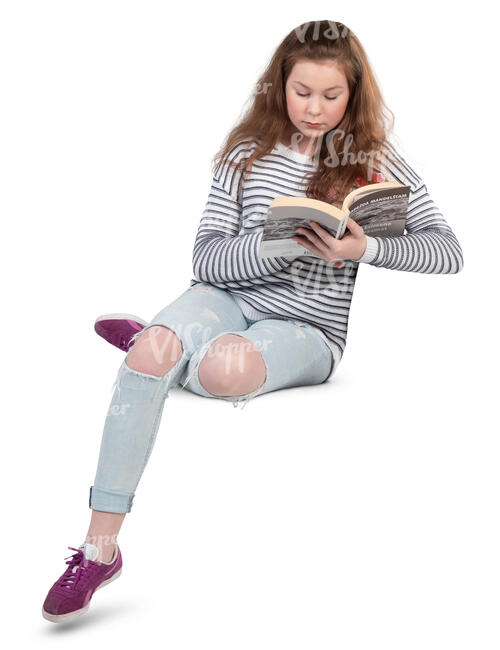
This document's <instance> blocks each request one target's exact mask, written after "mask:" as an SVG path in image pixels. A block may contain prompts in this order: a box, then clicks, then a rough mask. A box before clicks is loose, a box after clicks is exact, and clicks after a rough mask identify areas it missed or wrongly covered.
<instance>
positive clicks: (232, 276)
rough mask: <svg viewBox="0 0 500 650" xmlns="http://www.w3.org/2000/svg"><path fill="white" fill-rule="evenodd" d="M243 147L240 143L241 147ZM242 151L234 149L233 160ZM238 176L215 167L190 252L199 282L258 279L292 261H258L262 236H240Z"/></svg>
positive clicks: (284, 259)
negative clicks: (191, 251)
mask: <svg viewBox="0 0 500 650" xmlns="http://www.w3.org/2000/svg"><path fill="white" fill-rule="evenodd" d="M243 144H244V143H243ZM243 153H244V150H243V148H242V146H238V147H237V149H236V155H233V157H232V159H233V160H240V159H241V158H240V157H241V155H243ZM239 175H240V172H239V171H237V172H235V171H234V169H232V168H230V167H228V166H227V165H226V164H222V165H220V166H219V168H218V171H217V172H216V175H215V176H214V178H213V182H212V187H211V190H210V194H209V197H208V201H207V204H206V207H205V210H204V212H203V216H202V218H201V221H200V225H199V227H198V232H197V235H196V239H195V242H194V249H193V272H194V277H195V278H196V279H197V280H200V281H202V282H226V281H231V280H232V281H238V280H250V279H253V278H261V277H263V276H265V275H271V274H274V273H276V272H277V271H281V269H284V268H285V267H287V266H289V265H290V264H291V262H292V261H293V259H294V258H293V257H291V258H290V257H271V258H265V259H261V258H260V257H259V256H258V254H257V251H258V250H259V246H260V241H261V239H262V235H263V232H262V230H261V231H260V232H256V233H251V234H244V235H240V234H239V232H240V226H241V215H242V205H241V203H240V200H239V198H238V196H236V185H237V181H238V178H239Z"/></svg>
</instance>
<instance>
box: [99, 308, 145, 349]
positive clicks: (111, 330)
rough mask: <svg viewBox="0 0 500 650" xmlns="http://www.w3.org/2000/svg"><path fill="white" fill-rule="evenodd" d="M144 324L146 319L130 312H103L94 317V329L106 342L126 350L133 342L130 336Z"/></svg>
mask: <svg viewBox="0 0 500 650" xmlns="http://www.w3.org/2000/svg"><path fill="white" fill-rule="evenodd" d="M146 325H147V323H146V321H144V320H142V318H139V317H138V316H133V315H132V314H103V315H102V316H99V318H96V321H95V323H94V329H95V331H96V332H97V333H98V334H99V336H102V338H103V339H105V340H106V341H107V342H108V343H111V345H114V346H115V347H117V348H120V350H123V351H124V352H128V351H129V349H130V348H131V347H132V346H133V345H134V343H135V341H131V338H132V337H133V336H134V335H135V334H138V333H139V332H142V330H143V329H144V328H145V327H146Z"/></svg>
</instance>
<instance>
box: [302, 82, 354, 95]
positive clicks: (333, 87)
mask: <svg viewBox="0 0 500 650" xmlns="http://www.w3.org/2000/svg"><path fill="white" fill-rule="evenodd" d="M294 83H296V84H300V85H301V86H304V88H307V90H311V89H310V88H309V86H306V84H303V83H302V81H294ZM343 87H344V86H332V87H331V88H326V90H325V92H326V91H327V90H335V88H343Z"/></svg>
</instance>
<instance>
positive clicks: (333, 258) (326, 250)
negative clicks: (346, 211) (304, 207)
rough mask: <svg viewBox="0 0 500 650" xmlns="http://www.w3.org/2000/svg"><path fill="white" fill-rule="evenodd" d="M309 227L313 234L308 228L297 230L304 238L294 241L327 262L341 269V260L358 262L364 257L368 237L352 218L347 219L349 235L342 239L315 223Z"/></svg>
mask: <svg viewBox="0 0 500 650" xmlns="http://www.w3.org/2000/svg"><path fill="white" fill-rule="evenodd" d="M309 225H310V226H311V228H312V229H313V232H311V231H310V230H308V229H307V228H297V230H296V232H298V233H300V234H301V235H302V236H295V237H292V239H293V240H294V241H296V242H297V243H298V244H300V245H301V246H304V248H307V250H310V251H311V252H312V253H314V254H315V255H317V256H318V257H320V258H321V259H322V260H325V262H333V263H334V266H337V267H341V266H343V263H342V262H340V261H339V260H353V261H354V262H356V261H357V260H359V259H360V257H362V256H363V254H364V252H365V250H366V235H365V232H364V230H363V228H362V227H361V226H360V225H359V224H358V223H356V222H355V221H354V219H352V218H351V217H349V218H348V219H347V228H348V230H349V234H348V235H344V236H343V237H342V239H335V237H334V236H333V235H330V233H329V232H328V230H325V229H324V228H322V227H321V226H320V225H319V224H317V223H316V222H314V221H310V222H309Z"/></svg>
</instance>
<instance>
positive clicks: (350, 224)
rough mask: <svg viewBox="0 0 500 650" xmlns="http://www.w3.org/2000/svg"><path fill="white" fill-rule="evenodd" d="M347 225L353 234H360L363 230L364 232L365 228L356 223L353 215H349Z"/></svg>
mask: <svg viewBox="0 0 500 650" xmlns="http://www.w3.org/2000/svg"><path fill="white" fill-rule="evenodd" d="M347 227H348V228H349V230H350V231H351V233H352V234H353V235H358V236H359V235H360V234H361V233H362V232H363V233H364V230H363V228H362V227H361V226H360V225H359V223H356V221H354V219H353V218H352V217H349V218H348V219H347Z"/></svg>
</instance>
